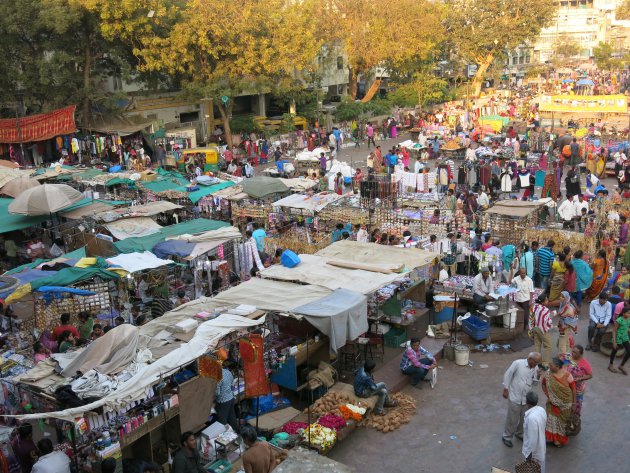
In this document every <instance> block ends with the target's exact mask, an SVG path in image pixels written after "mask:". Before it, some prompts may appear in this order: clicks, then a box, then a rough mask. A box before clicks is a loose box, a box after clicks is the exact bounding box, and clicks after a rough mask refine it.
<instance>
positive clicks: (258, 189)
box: [241, 176, 290, 198]
mask: <svg viewBox="0 0 630 473" xmlns="http://www.w3.org/2000/svg"><path fill="white" fill-rule="evenodd" d="M241 185H242V187H243V192H245V193H246V194H248V195H249V196H251V197H254V198H261V197H265V196H267V195H271V194H277V193H281V192H289V190H290V189H289V188H288V187H287V186H286V185H285V184H284V182H282V181H281V180H279V179H277V178H275V177H265V176H260V177H252V178H251V179H245V180H244V181H243V182H242V184H241Z"/></svg>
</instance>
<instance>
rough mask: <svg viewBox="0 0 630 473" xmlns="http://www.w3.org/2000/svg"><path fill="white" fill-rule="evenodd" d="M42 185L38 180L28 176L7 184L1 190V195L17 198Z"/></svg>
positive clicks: (17, 178)
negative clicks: (26, 191)
mask: <svg viewBox="0 0 630 473" xmlns="http://www.w3.org/2000/svg"><path fill="white" fill-rule="evenodd" d="M40 185H41V184H40V183H39V181H38V180H37V179H31V178H30V177H28V176H20V177H16V178H15V179H12V180H10V181H9V182H7V183H6V184H5V185H4V186H2V188H0V194H4V195H10V196H11V197H17V196H18V195H20V194H21V193H22V192H24V191H25V190H27V189H31V188H32V187H39V186H40Z"/></svg>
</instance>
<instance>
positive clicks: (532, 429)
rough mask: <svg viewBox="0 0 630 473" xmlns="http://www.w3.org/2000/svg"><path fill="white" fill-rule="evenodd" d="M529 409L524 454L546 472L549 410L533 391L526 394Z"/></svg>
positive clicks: (524, 431) (525, 420)
mask: <svg viewBox="0 0 630 473" xmlns="http://www.w3.org/2000/svg"><path fill="white" fill-rule="evenodd" d="M525 401H526V402H527V407H528V409H527V411H526V412H525V416H524V419H523V450H522V452H523V456H524V457H525V458H529V456H530V455H531V457H532V460H534V461H535V462H536V463H538V464H539V465H540V473H545V454H546V453H547V439H546V438H545V426H546V425H547V412H546V411H545V409H544V408H543V407H540V406H539V405H538V394H536V393H535V392H533V391H530V392H528V393H527V394H526V395H525Z"/></svg>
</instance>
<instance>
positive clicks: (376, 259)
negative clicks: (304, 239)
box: [316, 240, 440, 271]
mask: <svg viewBox="0 0 630 473" xmlns="http://www.w3.org/2000/svg"><path fill="white" fill-rule="evenodd" d="M316 255H317V256H323V257H325V258H328V260H329V261H330V260H335V261H339V262H347V263H353V264H361V265H368V266H371V267H374V268H382V269H390V270H394V271H400V268H405V269H406V270H407V271H410V270H412V269H414V268H420V267H422V266H426V265H427V264H429V263H431V262H432V261H433V260H434V259H435V258H437V257H439V256H440V255H439V254H437V253H431V252H429V251H424V250H418V249H416V248H414V249H410V248H399V247H396V246H383V245H377V244H376V243H360V242H358V241H351V240H341V241H337V242H335V243H333V244H332V245H330V246H327V247H326V248H324V249H321V250H319V251H318V252H317V253H316Z"/></svg>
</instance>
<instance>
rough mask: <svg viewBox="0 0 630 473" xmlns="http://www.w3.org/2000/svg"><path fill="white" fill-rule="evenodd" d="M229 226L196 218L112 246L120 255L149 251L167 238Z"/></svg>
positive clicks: (216, 221) (224, 223)
mask: <svg viewBox="0 0 630 473" xmlns="http://www.w3.org/2000/svg"><path fill="white" fill-rule="evenodd" d="M229 225H230V224H229V223H226V222H220V221H218V220H208V219H205V218H198V219H196V220H189V221H187V222H182V223H178V224H177V225H170V226H168V227H164V228H162V229H161V230H160V231H159V232H156V233H152V234H151V235H146V236H142V237H132V238H127V239H125V240H121V241H117V242H116V243H114V246H115V247H116V249H117V250H118V251H120V252H121V253H134V252H141V251H151V249H152V248H153V247H154V246H155V245H156V244H158V243H159V242H161V241H164V240H166V239H167V238H168V237H173V236H179V235H184V234H195V233H202V232H208V231H210V230H216V229H218V228H222V227H227V226H229Z"/></svg>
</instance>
